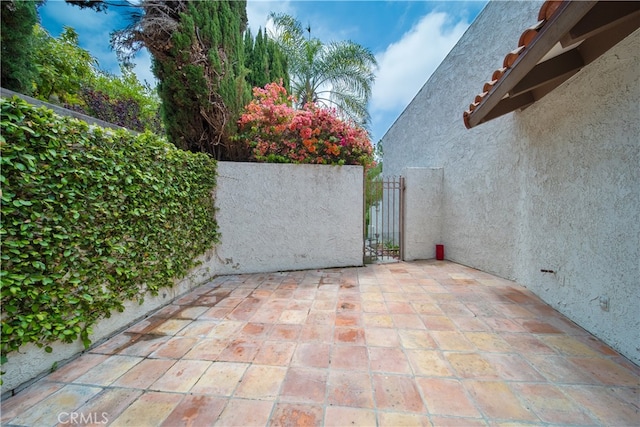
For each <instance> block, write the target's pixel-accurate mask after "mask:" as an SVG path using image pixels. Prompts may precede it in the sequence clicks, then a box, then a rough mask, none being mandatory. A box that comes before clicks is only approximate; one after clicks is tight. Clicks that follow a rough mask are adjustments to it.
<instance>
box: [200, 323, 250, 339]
mask: <svg viewBox="0 0 640 427" xmlns="http://www.w3.org/2000/svg"><path fill="white" fill-rule="evenodd" d="M245 325H246V322H240V321H237V320H223V321H221V322H220V323H218V324H217V325H216V327H215V328H213V330H212V331H211V332H210V333H209V335H207V337H208V338H216V339H219V340H222V339H225V338H231V337H233V336H235V335H236V334H237V333H238V331H239V330H240V329H242V328H243V327H244V326H245Z"/></svg>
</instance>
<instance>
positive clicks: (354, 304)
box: [336, 295, 362, 314]
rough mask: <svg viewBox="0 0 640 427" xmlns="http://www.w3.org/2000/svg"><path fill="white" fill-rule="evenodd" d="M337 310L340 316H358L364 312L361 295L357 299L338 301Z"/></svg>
mask: <svg viewBox="0 0 640 427" xmlns="http://www.w3.org/2000/svg"><path fill="white" fill-rule="evenodd" d="M336 308H337V310H338V312H339V313H340V314H358V313H360V312H361V311H362V304H361V303H360V295H357V298H356V299H344V298H341V299H338V303H337V307H336Z"/></svg>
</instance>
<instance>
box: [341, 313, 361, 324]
mask: <svg viewBox="0 0 640 427" xmlns="http://www.w3.org/2000/svg"><path fill="white" fill-rule="evenodd" d="M335 319H336V320H335V322H336V326H360V325H361V324H362V321H361V320H360V315H359V314H351V313H339V314H337V315H336V318H335Z"/></svg>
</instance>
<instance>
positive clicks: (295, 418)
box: [269, 403, 324, 427]
mask: <svg viewBox="0 0 640 427" xmlns="http://www.w3.org/2000/svg"><path fill="white" fill-rule="evenodd" d="M323 424H324V423H323V416H322V407H320V406H315V405H303V404H296V403H278V404H277V405H276V407H275V409H274V412H273V415H271V420H270V422H269V426H272V427H301V426H304V427H312V426H315V427H321V426H322V425H323Z"/></svg>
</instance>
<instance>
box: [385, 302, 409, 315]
mask: <svg viewBox="0 0 640 427" xmlns="http://www.w3.org/2000/svg"><path fill="white" fill-rule="evenodd" d="M386 304H387V311H388V312H389V313H391V314H415V313H416V311H415V310H414V309H413V306H412V305H411V303H410V302H406V301H387V303H386Z"/></svg>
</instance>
